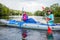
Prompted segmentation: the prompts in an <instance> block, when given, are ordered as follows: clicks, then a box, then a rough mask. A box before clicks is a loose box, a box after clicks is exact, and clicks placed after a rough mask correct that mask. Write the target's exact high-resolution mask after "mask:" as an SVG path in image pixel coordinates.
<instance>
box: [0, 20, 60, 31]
mask: <svg viewBox="0 0 60 40" xmlns="http://www.w3.org/2000/svg"><path fill="white" fill-rule="evenodd" d="M0 22H2V23H3V24H5V25H8V26H14V27H18V28H30V29H42V30H47V29H48V25H47V24H42V23H39V22H24V21H21V22H20V21H16V20H0ZM49 27H50V28H51V29H52V30H60V24H53V25H49Z"/></svg>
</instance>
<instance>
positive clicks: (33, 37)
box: [0, 26, 60, 40]
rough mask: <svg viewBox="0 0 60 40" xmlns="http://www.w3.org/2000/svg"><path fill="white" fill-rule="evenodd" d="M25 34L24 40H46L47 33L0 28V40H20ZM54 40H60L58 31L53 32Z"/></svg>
mask: <svg viewBox="0 0 60 40" xmlns="http://www.w3.org/2000/svg"><path fill="white" fill-rule="evenodd" d="M23 32H26V35H27V36H26V38H25V39H26V40H47V36H46V33H47V31H43V30H32V29H22V28H21V29H20V28H10V27H6V26H5V27H3V26H0V40H22V38H23V36H22V33H23ZM53 37H54V40H60V31H54V32H53Z"/></svg>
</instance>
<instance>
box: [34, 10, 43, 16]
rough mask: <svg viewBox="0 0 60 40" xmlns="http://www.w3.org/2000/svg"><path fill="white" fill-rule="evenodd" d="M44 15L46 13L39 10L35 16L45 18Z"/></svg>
mask: <svg viewBox="0 0 60 40" xmlns="http://www.w3.org/2000/svg"><path fill="white" fill-rule="evenodd" d="M43 14H44V11H39V10H38V11H36V12H35V14H34V15H35V16H43Z"/></svg>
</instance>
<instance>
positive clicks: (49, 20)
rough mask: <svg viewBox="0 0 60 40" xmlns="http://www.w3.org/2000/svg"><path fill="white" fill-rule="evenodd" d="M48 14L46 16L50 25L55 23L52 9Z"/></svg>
mask: <svg viewBox="0 0 60 40" xmlns="http://www.w3.org/2000/svg"><path fill="white" fill-rule="evenodd" d="M47 13H48V16H47V18H46V21H47V22H48V24H49V25H53V24H54V15H53V14H52V11H51V10H48V11H47Z"/></svg>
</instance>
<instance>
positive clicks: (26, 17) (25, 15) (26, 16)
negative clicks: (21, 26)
mask: <svg viewBox="0 0 60 40" xmlns="http://www.w3.org/2000/svg"><path fill="white" fill-rule="evenodd" d="M22 19H23V21H26V20H28V15H27V14H26V12H24V14H23V17H22Z"/></svg>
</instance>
